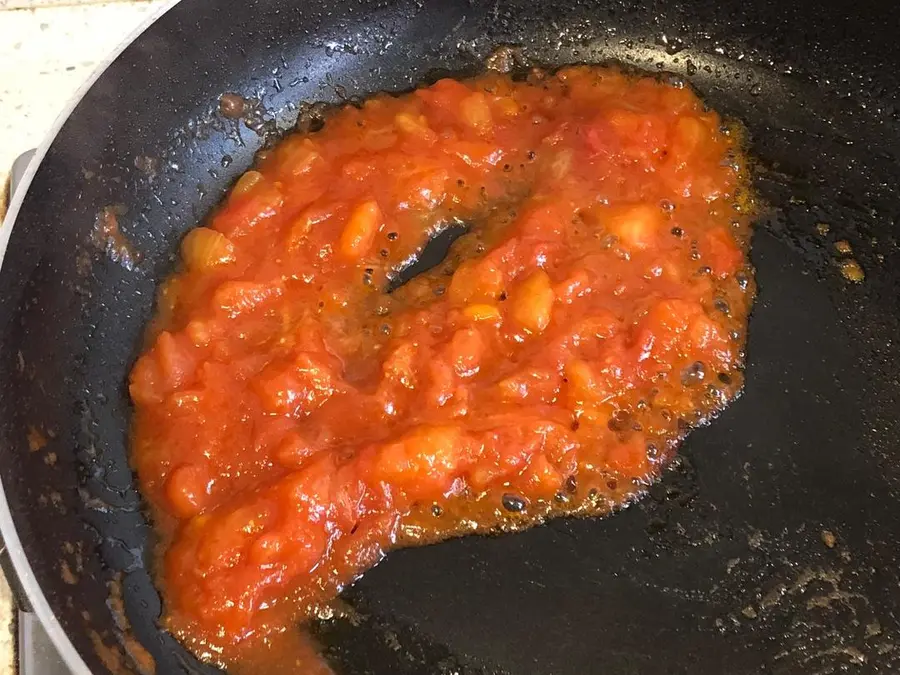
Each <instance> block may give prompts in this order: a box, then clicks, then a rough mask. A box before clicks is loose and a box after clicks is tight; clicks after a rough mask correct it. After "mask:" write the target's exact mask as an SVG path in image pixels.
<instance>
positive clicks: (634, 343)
mask: <svg viewBox="0 0 900 675" xmlns="http://www.w3.org/2000/svg"><path fill="white" fill-rule="evenodd" d="M720 126H721V124H720V120H719V118H718V117H717V116H716V115H715V113H711V112H708V111H707V110H706V109H705V108H704V106H703V105H702V103H701V102H700V101H699V100H698V99H697V97H696V96H695V95H694V94H693V93H692V92H691V91H690V90H688V89H686V88H685V89H679V88H676V87H672V86H667V85H665V84H664V83H661V82H659V81H657V80H655V79H653V78H635V77H633V76H630V75H626V74H623V73H621V72H619V71H615V70H610V69H604V68H597V67H586V66H580V67H572V68H565V69H562V70H561V71H559V72H558V73H556V74H554V75H547V74H532V76H531V79H530V81H525V82H522V81H513V80H512V79H510V78H508V77H506V76H503V75H499V74H496V73H494V74H487V75H484V76H482V77H479V78H476V79H474V80H469V81H456V80H449V79H444V80H440V81H438V82H437V83H435V84H433V85H431V86H429V87H425V88H421V89H418V90H416V91H415V92H413V93H411V94H408V95H404V96H388V95H379V96H375V97H373V98H371V99H369V100H367V101H365V102H364V103H363V104H362V105H361V106H360V107H358V108H357V107H352V106H348V107H345V108H342V109H340V110H337V111H334V112H332V113H330V116H329V118H328V120H327V123H326V124H325V127H324V129H322V130H321V131H318V132H316V133H309V134H301V133H297V134H294V135H291V136H288V137H287V138H286V139H285V140H284V141H283V142H282V143H280V144H279V145H278V146H276V147H274V148H272V149H271V150H269V151H267V153H266V156H265V158H264V159H262V160H261V161H260V162H259V165H258V166H256V167H255V168H253V169H251V170H249V171H247V172H246V173H245V174H244V175H243V176H241V177H240V178H239V179H238V181H237V182H236V183H235V185H234V187H233V188H232V191H231V193H230V194H229V196H228V197H227V199H226V200H225V201H224V203H223V204H222V206H221V207H220V208H219V209H218V210H217V211H216V212H215V213H213V215H212V216H211V217H210V219H209V222H208V223H206V225H205V226H204V227H202V228H198V229H195V230H193V231H192V232H191V233H190V234H188V235H187V236H186V237H185V239H184V241H183V243H182V258H183V262H184V266H183V268H182V269H181V270H180V271H179V272H178V273H177V274H175V275H174V276H173V277H172V278H170V279H169V280H168V281H166V282H165V284H164V285H163V286H162V288H161V290H160V296H159V306H158V311H157V317H156V320H155V323H154V328H153V333H152V334H151V336H150V339H149V341H148V346H147V349H146V350H145V351H144V352H143V353H142V354H141V356H140V357H139V358H138V360H137V361H136V363H135V365H134V368H133V370H132V373H131V379H130V383H129V386H130V393H131V396H132V399H133V401H134V403H135V426H134V441H133V461H134V465H135V468H136V470H137V472H138V476H139V479H140V483H141V487H142V490H143V493H144V495H145V496H146V497H147V499H148V501H149V502H150V504H151V505H152V506H153V508H154V513H155V516H156V521H157V522H158V523H159V531H160V534H161V537H162V540H163V542H164V553H163V558H162V560H161V564H160V566H159V567H160V569H161V573H160V576H161V579H160V581H161V586H162V588H163V591H164V596H165V601H166V609H167V619H166V621H167V625H168V626H170V627H171V628H172V629H173V630H175V631H177V632H178V633H179V634H180V635H182V636H183V637H185V638H187V639H190V640H197V641H198V642H197V644H204V645H209V646H214V647H215V649H216V650H218V652H217V653H221V654H222V655H223V657H222V658H223V659H224V660H226V661H227V660H229V659H233V658H236V657H237V655H238V654H240V653H245V652H242V651H241V650H242V648H246V650H247V652H250V653H252V652H253V651H254V649H255V647H254V645H258V644H261V643H265V642H266V640H268V639H269V638H270V637H271V636H272V635H274V634H276V633H278V632H279V631H280V630H282V629H283V628H285V627H287V626H289V625H291V622H292V621H295V620H297V619H301V620H302V619H304V618H307V616H308V613H309V612H310V611H312V610H311V608H315V607H320V606H322V605H324V604H327V603H328V602H329V601H331V600H332V599H333V597H334V595H336V594H337V593H338V592H339V590H340V589H341V588H342V587H343V586H344V585H346V584H347V583H349V582H351V581H352V580H353V579H355V578H356V577H357V576H358V575H359V574H360V573H362V572H363V571H364V570H365V569H366V568H368V567H369V566H371V565H373V564H375V563H376V562H377V561H378V560H379V559H380V558H381V556H383V555H384V554H385V552H387V551H388V550H390V549H391V548H395V547H397V546H404V545H415V544H421V543H427V542H431V541H438V540H441V539H445V538H447V537H450V536H455V535H457V534H460V533H464V532H471V531H478V532H490V531H496V530H498V529H499V530H509V529H518V528H522V527H526V526H529V525H532V524H535V523H537V522H540V521H542V520H543V519H546V518H548V517H552V516H555V515H560V514H567V513H576V514H592V513H600V512H603V509H604V508H606V506H608V505H615V504H621V503H624V502H626V501H627V500H629V499H631V498H633V497H634V495H635V494H636V493H637V492H639V491H640V489H641V486H643V485H646V483H647V482H648V481H649V480H652V479H653V478H655V477H656V476H657V475H658V474H659V472H660V470H661V467H662V466H663V464H664V462H665V461H666V459H667V457H668V456H669V454H670V453H671V451H672V449H673V448H674V447H675V445H677V443H678V442H679V441H680V440H681V439H682V438H683V436H684V434H685V433H686V428H687V426H689V425H691V424H694V423H696V422H697V421H698V420H701V419H705V418H706V417H708V416H710V415H713V414H715V413H716V412H717V411H719V410H720V409H721V408H722V406H723V405H724V404H725V403H726V402H727V401H728V400H730V399H731V398H733V397H734V396H735V395H736V394H737V393H738V391H739V390H740V387H741V382H742V381H741V374H740V367H741V354H742V347H743V344H742V340H743V336H744V335H745V334H746V321H747V315H748V313H749V309H750V306H751V302H752V299H753V285H752V283H749V282H748V279H749V278H750V276H749V271H750V268H749V266H748V263H747V258H746V247H747V242H748V240H749V215H748V214H749V210H748V209H747V208H746V205H747V201H746V199H745V198H744V197H743V196H742V199H743V200H744V201H742V202H741V208H736V207H735V206H734V204H735V202H736V195H738V194H741V195H746V194H748V193H747V191H746V187H747V186H746V185H745V182H746V177H744V176H742V175H739V174H737V173H735V171H734V170H733V169H732V168H730V166H731V165H732V164H733V162H725V161H723V160H724V159H725V158H726V157H731V156H739V155H740V152H741V148H740V147H738V146H737V145H736V143H735V141H734V135H726V134H724V133H722V132H721V130H720ZM740 164H743V162H740ZM462 223H464V224H466V225H467V226H469V228H470V232H469V233H468V234H465V235H464V236H462V237H460V238H459V239H458V240H457V241H456V243H454V245H453V248H452V249H451V251H450V254H449V255H448V257H447V259H446V260H445V261H444V262H443V263H441V264H440V265H438V266H437V267H435V268H434V269H433V270H430V271H428V272H425V273H423V274H421V275H419V276H417V277H416V278H415V279H413V280H412V281H409V282H408V283H406V284H405V285H403V286H401V287H399V288H396V289H394V288H393V286H394V285H396V284H395V277H396V274H397V270H398V269H400V268H402V267H403V266H404V265H406V264H408V263H409V261H410V260H411V259H413V258H414V257H415V256H416V255H418V253H419V252H420V250H421V248H422V246H423V245H424V243H425V242H426V240H427V239H428V238H429V237H430V236H431V235H433V234H434V233H436V232H437V231H439V230H441V229H442V228H444V227H447V226H448V224H455V225H459V224H462ZM739 276H740V277H741V283H738V277H739ZM389 288H391V289H392V291H391V292H390V293H388V292H386V290H387V289H389Z"/></svg>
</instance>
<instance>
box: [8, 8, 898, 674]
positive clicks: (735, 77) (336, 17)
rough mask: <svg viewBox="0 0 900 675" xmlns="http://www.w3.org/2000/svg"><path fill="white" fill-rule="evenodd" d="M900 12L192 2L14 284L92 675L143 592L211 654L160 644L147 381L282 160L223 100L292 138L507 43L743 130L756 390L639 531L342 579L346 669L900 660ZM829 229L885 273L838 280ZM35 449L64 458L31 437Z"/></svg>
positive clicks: (471, 550) (15, 272)
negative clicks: (164, 328) (210, 234)
mask: <svg viewBox="0 0 900 675" xmlns="http://www.w3.org/2000/svg"><path fill="white" fill-rule="evenodd" d="M882 10H883V11H882ZM896 24H897V22H896V18H895V12H894V8H893V7H892V6H891V5H890V4H889V3H885V4H884V5H881V4H878V3H873V2H869V1H867V0H855V1H851V0H841V1H837V0H832V1H830V2H824V3H822V2H820V3H812V4H810V3H799V2H797V3H792V2H785V1H783V0H780V1H775V0H761V1H759V2H746V1H741V0H719V1H718V2H708V1H704V0H698V1H695V2H681V3H678V2H668V1H665V2H664V1H660V2H656V3H637V2H635V3H631V2H609V3H587V2H568V1H563V0H554V1H553V2H528V1H526V0H521V1H519V2H516V1H508V2H507V1H505V0H504V1H498V2H493V3H482V2H475V1H471V2H466V1H464V0H453V1H449V0H434V1H433V2H417V3H412V2H366V1H359V2H356V1H353V2H351V1H347V0H337V1H335V2H324V0H315V1H312V2H309V1H308V2H302V3H301V2H296V3H295V2H288V1H287V0H259V1H256V2H253V1H247V2H240V3H221V2H217V1H216V0H184V1H183V2H182V3H181V4H180V5H178V6H177V7H175V8H174V9H173V10H171V11H170V12H169V13H168V14H167V15H166V16H165V17H163V19H162V20H161V21H159V22H158V23H156V24H155V25H154V26H153V27H152V28H150V30H148V31H147V32H146V33H145V34H144V35H143V36H142V37H140V38H139V39H138V40H137V41H136V42H135V43H134V44H133V45H132V46H131V47H130V48H129V49H128V50H126V52H125V53H124V54H123V55H122V56H121V57H120V58H119V59H118V60H117V61H116V62H115V63H114V64H113V65H112V67H110V68H109V70H108V71H107V72H106V73H105V74H104V75H103V76H102V77H101V78H100V80H99V81H98V82H97V84H96V85H95V86H94V87H93V88H92V89H91V90H90V92H89V93H88V95H87V96H86V97H85V99H84V100H83V101H82V103H81V104H80V105H79V106H78V108H77V109H76V111H75V112H74V114H73V115H72V116H71V118H70V119H69V120H68V122H67V123H66V124H65V126H64V127H63V128H62V131H61V132H60V134H59V136H58V138H57V139H56V141H55V142H54V143H53V145H52V147H51V148H50V151H49V153H48V155H47V157H46V159H45V160H44V162H43V164H42V165H41V167H40V170H39V171H38V173H37V176H36V178H35V180H34V183H33V184H32V186H31V189H30V190H29V192H28V196H27V199H26V200H25V203H24V206H23V208H22V211H21V213H20V215H19V218H18V220H17V222H16V226H15V231H14V233H13V235H12V238H11V241H10V245H9V250H8V251H7V254H6V260H5V261H4V264H3V268H2V272H0V381H2V382H3V384H4V386H3V388H2V390H0V429H2V431H0V433H2V436H0V439H2V442H0V462H2V466H3V467H4V472H3V476H2V479H3V486H4V489H5V491H6V495H7V497H8V500H9V503H10V506H11V509H12V511H13V513H14V517H15V524H16V527H17V528H18V532H19V534H20V536H21V538H22V540H23V542H24V546H25V549H26V552H27V555H28V558H29V560H30V562H31V565H32V567H33V568H34V571H35V574H36V576H37V578H38V580H39V581H40V583H41V586H42V588H43V590H44V593H45V594H46V595H47V596H48V598H49V601H50V603H51V605H52V607H53V609H54V610H55V612H56V615H57V616H58V618H59V620H60V621H61V622H62V624H63V625H64V626H65V628H66V630H67V632H68V634H69V636H70V637H71V640H72V641H73V643H74V644H75V646H76V647H77V648H78V650H79V651H80V652H81V654H82V656H83V657H84V659H85V661H86V662H87V663H88V665H89V666H90V667H91V668H92V669H94V670H95V671H96V672H97V673H106V672H108V671H109V670H110V668H113V666H114V663H113V661H114V660H115V659H116V658H119V656H118V655H119V654H120V653H122V652H123V648H122V647H121V646H120V643H121V644H124V645H125V647H128V648H129V649H130V650H131V651H134V648H133V643H132V642H129V641H128V640H127V639H124V638H123V636H122V635H123V634H122V630H121V616H119V613H118V612H116V611H111V609H110V608H111V607H112V608H113V609H115V607H116V604H117V603H116V601H115V597H116V596H117V593H118V590H117V589H119V588H121V590H122V595H123V597H124V606H125V614H126V615H127V621H128V623H129V624H130V626H131V629H132V630H133V633H134V635H136V636H137V638H138V640H139V641H140V642H141V643H143V645H144V647H145V648H146V649H147V650H149V651H150V653H151V654H152V655H153V657H154V658H155V660H156V664H157V671H156V672H157V673H170V672H171V673H180V672H195V668H197V666H196V662H194V661H193V660H192V659H191V658H190V657H189V656H187V654H186V652H184V651H183V650H181V649H180V648H179V647H178V646H177V644H176V643H175V641H174V640H173V639H172V638H171V637H169V636H166V635H165V634H163V633H162V632H160V631H158V630H157V629H156V628H155V621H156V618H157V616H158V614H159V609H160V603H159V599H158V596H157V595H156V593H155V592H154V590H153V588H152V584H151V581H150V576H149V574H148V565H149V563H150V561H151V550H150V549H151V545H152V544H151V540H150V534H149V533H150V530H149V528H148V526H147V523H146V522H145V520H144V517H143V515H142V512H141V503H140V498H139V495H138V493H137V492H136V490H135V488H134V485H133V483H132V476H131V473H130V471H129V468H128V464H127V454H126V452H127V429H128V420H129V413H130V406H129V402H128V399H127V394H126V389H125V380H126V374H127V372H128V368H129V365H130V364H131V363H132V361H133V359H134V357H135V354H136V353H137V351H138V349H139V348H140V345H141V335H142V328H143V326H144V323H145V321H146V320H147V318H148V317H149V316H150V312H151V309H152V305H153V297H154V290H155V288H156V286H157V284H158V282H159V281H160V279H161V278H162V277H163V276H164V275H165V274H166V273H168V272H169V271H170V270H171V269H172V266H173V260H174V257H173V256H174V252H175V251H176V248H177V245H178V241H179V239H180V237H181V236H182V235H183V233H184V232H185V230H186V229H187V228H189V227H191V226H192V225H194V224H195V223H196V222H197V221H198V220H199V219H200V218H202V217H203V215H204V214H205V213H207V212H208V211H209V210H210V209H211V208H212V207H213V206H214V205H215V204H216V202H217V201H218V200H219V199H220V198H221V196H222V194H223V192H224V190H225V189H226V188H227V187H228V185H229V184H230V183H231V182H232V181H233V180H234V178H235V177H236V176H237V175H238V174H239V173H240V172H241V171H243V170H245V169H246V168H247V167H248V166H249V165H250V162H251V161H252V155H253V153H254V151H255V150H256V149H258V148H259V147H260V145H261V143H262V142H263V139H262V137H261V136H259V135H257V134H256V133H254V132H253V131H251V130H249V129H248V128H246V126H242V125H241V124H240V123H237V122H233V121H228V120H224V119H223V118H221V117H219V116H218V115H217V114H216V112H215V110H216V106H217V99H218V97H219V95H220V94H222V93H223V92H232V91H233V92H239V93H241V94H243V95H245V96H247V97H251V98H254V97H255V98H259V99H261V111H264V113H265V114H264V117H266V118H267V119H272V120H274V121H275V123H276V124H277V127H278V128H279V129H282V130H284V129H287V128H289V127H290V125H291V123H292V122H293V118H294V117H295V115H296V108H295V105H294V104H296V103H297V102H299V101H303V100H328V101H339V100H341V99H343V98H349V97H356V96H363V95H365V94H367V93H370V92H375V91H379V90H395V91H396V90H404V89H409V88H411V87H413V86H414V85H415V84H417V83H420V82H422V81H426V80H428V79H429V78H433V77H435V76H436V74H437V73H438V72H448V71H449V72H465V71H472V70H476V69H478V68H479V67H480V66H479V64H480V63H481V60H482V59H483V57H484V56H486V55H487V54H488V53H489V52H490V50H491V49H492V48H493V47H494V46H496V45H499V44H514V45H519V46H521V47H523V49H524V53H525V54H526V55H527V56H528V57H529V58H530V59H532V60H534V61H536V62H541V63H546V64H560V63H568V62H577V61H587V62H598V61H608V60H611V59H617V60H621V61H624V62H625V63H629V64H633V65H638V66H640V67H643V68H646V69H648V70H650V71H658V70H661V69H665V70H669V71H674V72H678V73H681V74H682V75H685V76H687V79H689V80H690V81H691V82H692V83H693V85H694V86H696V87H697V88H698V90H699V91H700V92H701V93H702V94H703V95H704V96H705V97H706V98H707V100H708V101H709V103H710V104H711V105H713V106H714V107H716V108H717V109H719V110H720V111H722V112H724V113H726V114H729V115H733V116H735V117H737V118H739V119H741V120H743V121H744V122H745V124H746V126H747V128H748V130H749V135H750V148H751V152H752V153H753V155H754V156H755V157H756V158H757V160H758V167H757V175H758V180H757V183H758V188H759V190H760V192H761V193H762V195H763V196H764V198H765V199H766V200H767V201H768V203H769V205H770V208H768V209H767V210H766V211H765V212H764V214H763V216H762V217H761V219H760V224H759V227H758V229H757V234H756V237H755V240H754V248H753V260H754V262H755V264H756V265H757V268H758V280H759V284H760V294H759V302H758V305H757V307H756V310H755V312H754V315H753V318H752V320H751V326H750V337H749V347H748V364H749V365H748V375H747V387H746V393H745V394H744V396H743V398H742V399H740V400H739V401H738V402H736V403H735V404H734V405H733V406H732V407H731V408H730V409H729V410H728V411H727V412H726V413H725V414H724V415H723V416H722V417H721V418H720V419H719V420H717V421H716V422H715V423H714V424H713V425H712V426H710V427H708V428H705V429H701V430H698V431H697V432H696V433H695V434H694V435H693V436H692V437H691V438H690V439H689V441H688V442H687V443H686V445H685V447H684V451H683V460H682V461H681V462H680V463H679V464H678V465H677V466H676V467H675V468H674V470H672V471H671V472H670V473H669V474H668V475H667V476H666V478H665V480H664V481H663V482H662V483H660V484H659V485H657V486H656V487H655V488H653V489H652V490H651V494H650V496H649V497H648V498H646V499H644V500H643V501H642V502H641V503H639V504H638V505H636V506H634V507H632V508H630V509H629V510H627V511H626V512H624V513H621V514H618V515H616V516H614V517H611V518H608V519H605V520H600V521H597V520H584V521H558V522H555V523H552V524H550V525H548V526H544V527H541V528H537V529H535V530H533V531H531V532H528V533H524V534H520V535H515V536H507V537H502V538H496V539H488V538H468V539H462V540H458V541H454V542H450V543H447V544H442V545H439V546H434V547H430V548H425V549H418V550H409V551H402V552H398V553H395V554H391V555H390V556H389V557H388V558H387V560H386V561H385V562H384V563H383V564H382V565H381V566H379V567H378V568H377V569H375V570H374V571H372V572H371V573H369V574H368V575H366V576H365V578H364V579H363V580H362V581H361V582H360V583H358V584H357V586H356V587H355V588H354V589H352V590H351V591H349V592H348V593H347V597H348V599H349V600H350V601H351V602H352V603H353V604H354V605H355V606H357V607H358V609H359V611H360V614H361V618H360V625H358V626H351V625H349V624H348V623H346V622H334V623H324V624H321V625H319V626H317V627H316V631H317V633H318V634H319V636H320V638H321V639H322V641H323V642H324V643H325V644H326V645H327V651H328V654H329V655H330V657H331V658H332V660H333V662H334V663H335V666H336V669H337V670H338V672H340V673H347V674H355V673H373V674H386V673H450V672H460V673H509V674H510V675H520V674H522V675H530V674H549V673H553V674H556V675H569V674H571V675H584V674H585V673H609V674H613V675H624V674H626V673H641V674H642V675H657V674H659V675H662V674H663V673H666V674H674V673H690V674H691V675H720V674H722V673H728V674H729V675H743V674H747V675H750V674H756V673H785V674H787V673H832V672H872V673H896V672H898V671H900V613H898V610H900V577H898V568H900V564H898V562H900V561H898V550H900V508H898V505H897V497H898V485H900V478H898V474H900V470H898V463H900V462H898V459H900V452H898V449H897V440H896V439H897V438H898V437H900V425H898V418H900V415H898V410H900V408H898V406H900V397H898V391H900V383H898V364H900V329H898V319H900V275H898V273H897V271H896V270H898V269H900V249H898V244H897V235H898V218H900V196H898V194H897V192H896V189H895V184H896V181H897V179H898V173H900V166H898V157H900V154H898V153H900V128H898V118H900V112H898V107H897V106H898V101H897V92H898V91H900V78H898V72H900V41H898V40H897V39H896V29H897V25H896ZM138 158H142V159H138ZM147 158H150V160H149V161H148V159H147ZM229 162H230V163H229ZM148 169H149V170H148ZM111 205H114V206H116V207H117V208H119V210H120V212H121V213H122V214H123V215H121V216H120V217H119V222H120V224H121V228H122V230H123V232H124V233H125V234H126V235H127V237H128V238H129V239H130V240H131V241H133V242H134V245H135V247H136V248H137V249H138V250H139V251H140V252H141V254H142V256H143V258H142V261H141V262H140V264H139V265H138V266H137V268H136V269H133V270H129V269H125V268H124V267H123V266H121V265H120V264H118V263H116V262H114V261H112V260H111V259H110V258H109V257H108V256H106V255H105V254H104V253H103V252H102V251H98V250H97V249H96V248H95V247H94V246H93V245H92V244H91V243H90V242H91V231H92V228H93V227H94V224H95V219H96V216H97V214H98V213H100V212H101V211H102V210H103V209H104V207H107V206H111ZM821 223H825V224H827V225H828V226H829V230H828V232H827V234H821V233H820V231H819V230H820V229H824V228H817V225H818V224H821ZM839 239H846V240H848V241H849V242H850V243H851V245H852V247H853V251H854V257H855V259H856V260H858V261H859V263H860V265H861V266H862V268H863V269H864V270H865V274H866V278H865V281H864V282H863V283H861V284H854V283H851V282H848V281H846V280H845V279H844V278H843V277H842V276H841V274H840V272H839V270H838V266H837V262H836V261H837V259H838V254H837V252H836V251H835V249H834V243H835V242H836V241H838V240H839ZM29 433H31V440H32V442H33V444H35V445H40V443H34V441H36V440H39V438H40V437H39V435H36V433H39V434H42V435H43V436H45V437H46V439H47V441H48V442H47V444H46V446H45V447H43V448H40V449H37V450H34V451H31V450H29V443H28V438H29ZM826 531H827V532H830V533H832V534H833V535H834V536H835V538H836V542H834V546H833V548H832V547H829V546H827V545H826V541H827V543H833V542H832V541H831V540H830V538H829V536H828V534H826V533H825V532H826ZM111 594H112V595H111ZM111 597H112V598H113V600H110V598H111ZM117 620H118V622H119V623H118V624H117ZM102 645H105V646H102ZM123 658H124V660H123V661H122V662H123V663H126V664H127V663H129V661H128V657H123Z"/></svg>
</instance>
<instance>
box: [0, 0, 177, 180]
mask: <svg viewBox="0 0 900 675" xmlns="http://www.w3.org/2000/svg"><path fill="white" fill-rule="evenodd" d="M165 4H166V0H117V1H114V2H108V1H107V2H101V1H98V0H0V185H5V184H6V179H7V174H8V171H9V167H10V165H11V164H12V161H13V160H14V159H15V158H16V157H17V156H18V155H19V154H21V153H22V152H24V151H25V150H28V149H29V148H33V147H36V146H37V145H39V144H40V142H41V140H42V139H43V138H44V135H45V134H46V133H47V131H48V130H49V129H50V127H51V126H52V125H53V121H54V120H55V119H56V117H57V115H58V114H59V113H60V111H61V110H62V109H63V108H64V107H65V105H66V102H67V101H68V100H69V99H70V98H71V97H72V95H73V94H75V92H76V91H77V90H78V88H79V87H80V86H81V84H82V83H83V82H84V81H85V79H87V77H88V76H89V75H90V74H91V73H92V72H93V70H94V69H95V68H96V66H97V64H98V63H101V62H102V61H103V60H104V59H105V58H106V57H107V56H108V55H109V54H110V53H111V52H113V51H114V50H115V49H116V47H117V46H118V45H119V43H121V41H122V40H123V39H124V38H125V37H126V36H127V35H129V34H130V33H131V32H132V31H133V30H134V29H135V28H136V27H137V26H138V25H140V24H141V22H142V21H144V20H145V19H146V18H147V17H148V16H150V15H152V14H153V13H155V12H156V11H158V9H159V8H160V7H162V6H163V5H165Z"/></svg>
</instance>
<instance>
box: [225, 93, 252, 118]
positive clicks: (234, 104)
mask: <svg viewBox="0 0 900 675" xmlns="http://www.w3.org/2000/svg"><path fill="white" fill-rule="evenodd" d="M246 112H247V100H246V99H245V98H244V97H243V96H241V95H240V94H231V93H229V94H222V95H221V96H220V97H219V113H221V115H222V116H223V117H227V118H228V119H231V120H236V119H240V118H241V117H243V116H244V114H245V113H246Z"/></svg>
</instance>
